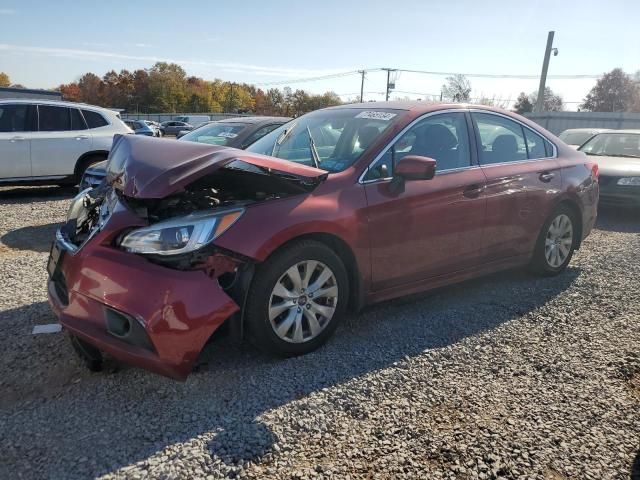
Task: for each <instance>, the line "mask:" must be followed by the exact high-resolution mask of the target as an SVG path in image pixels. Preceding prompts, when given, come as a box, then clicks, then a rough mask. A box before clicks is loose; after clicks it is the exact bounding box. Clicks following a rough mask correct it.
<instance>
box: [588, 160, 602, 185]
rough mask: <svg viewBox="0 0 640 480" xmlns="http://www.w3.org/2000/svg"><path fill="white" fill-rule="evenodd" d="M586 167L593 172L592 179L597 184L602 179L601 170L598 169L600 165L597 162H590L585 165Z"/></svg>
mask: <svg viewBox="0 0 640 480" xmlns="http://www.w3.org/2000/svg"><path fill="white" fill-rule="evenodd" d="M585 165H586V166H587V168H588V169H589V170H591V178H593V180H594V181H596V182H597V181H598V178H600V170H599V169H598V164H597V163H595V162H588V163H585Z"/></svg>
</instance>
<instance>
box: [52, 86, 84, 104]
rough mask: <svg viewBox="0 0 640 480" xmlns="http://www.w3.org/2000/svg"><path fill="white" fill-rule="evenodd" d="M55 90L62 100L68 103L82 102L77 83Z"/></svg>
mask: <svg viewBox="0 0 640 480" xmlns="http://www.w3.org/2000/svg"><path fill="white" fill-rule="evenodd" d="M56 90H58V91H59V92H60V93H61V94H62V99H63V100H66V101H68V102H82V101H84V100H83V98H82V91H81V90H80V86H79V85H78V84H77V83H75V82H74V83H68V84H62V85H60V86H59V87H58V88H57V89H56Z"/></svg>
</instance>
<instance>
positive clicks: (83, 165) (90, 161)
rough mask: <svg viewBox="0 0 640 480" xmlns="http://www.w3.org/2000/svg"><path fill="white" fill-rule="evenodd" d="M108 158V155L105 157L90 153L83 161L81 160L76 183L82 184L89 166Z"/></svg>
mask: <svg viewBox="0 0 640 480" xmlns="http://www.w3.org/2000/svg"><path fill="white" fill-rule="evenodd" d="M106 159H107V157H105V156H104V155H90V156H88V157H86V158H83V159H82V161H81V162H79V163H78V165H77V167H76V173H75V184H76V185H79V184H80V181H81V180H82V176H83V175H84V172H85V171H86V170H87V168H89V167H90V166H92V165H95V164H96V163H100V162H102V161H104V160H106Z"/></svg>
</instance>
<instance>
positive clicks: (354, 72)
mask: <svg viewBox="0 0 640 480" xmlns="http://www.w3.org/2000/svg"><path fill="white" fill-rule="evenodd" d="M384 70H393V71H396V72H406V73H418V74H422V75H434V76H442V77H449V76H452V75H464V76H465V77H470V78H496V79H499V78H509V79H519V80H537V79H539V78H540V75H537V74H498V73H460V72H439V71H431V70H414V69H406V68H396V69H386V68H367V69H364V70H350V71H347V72H339V73H332V74H329V75H320V76H317V77H304V78H297V79H290V80H278V81H275V82H256V85H264V86H277V85H287V84H295V83H306V82H316V81H320V80H330V79H333V78H340V77H347V76H350V75H362V72H363V71H364V72H365V73H371V72H381V71H384ZM601 76H602V75H601V74H570V75H548V76H547V78H550V79H555V80H579V79H598V78H600V77H601Z"/></svg>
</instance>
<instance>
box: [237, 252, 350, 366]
mask: <svg viewBox="0 0 640 480" xmlns="http://www.w3.org/2000/svg"><path fill="white" fill-rule="evenodd" d="M305 261H317V262H320V263H321V264H323V265H324V266H326V267H328V268H329V270H330V271H331V272H332V273H333V277H334V279H335V283H336V284H337V289H338V295H337V303H336V304H335V310H334V313H333V316H331V318H330V319H328V320H327V323H326V324H325V326H324V327H323V329H322V330H321V331H320V332H319V333H318V334H317V335H316V336H315V337H313V338H310V339H308V340H306V341H304V342H302V343H292V342H290V341H286V340H284V339H282V338H280V337H279V336H278V335H277V334H276V332H275V331H274V328H273V327H272V325H271V321H270V319H269V306H270V301H271V294H272V292H273V289H274V287H275V286H276V283H277V282H278V281H279V280H280V279H281V278H282V277H283V275H285V272H286V271H287V270H288V269H289V268H290V267H292V266H294V265H297V264H298V263H300V262H305ZM311 283H313V282H311ZM348 299H349V279H348V277H347V271H346V269H345V266H344V264H343V263H342V260H341V259H340V257H339V256H338V255H337V254H336V253H335V252H334V251H333V250H332V249H331V248H329V247H328V246H327V245H325V244H323V243H320V242H316V241H313V240H302V241H299V242H296V243H293V244H291V245H289V246H287V247H285V248H283V249H282V250H279V251H277V252H275V253H274V254H273V255H272V256H271V257H269V258H268V259H267V260H266V261H265V262H264V263H262V264H261V265H259V267H258V268H257V269H256V273H255V276H254V278H253V281H252V282H251V286H250V288H249V292H248V297H247V303H246V306H245V321H246V327H247V332H248V338H249V341H250V342H251V343H252V344H253V345H255V346H256V347H257V348H259V349H260V350H262V351H265V352H267V353H270V354H275V355H279V356H283V357H290V356H296V355H303V354H305V353H309V352H312V351H314V350H316V349H317V348H318V347H320V346H321V345H322V344H323V343H324V342H326V341H327V339H328V338H329V337H330V336H331V335H332V334H333V332H334V331H335V329H336V328H337V327H338V324H339V323H340V321H341V320H342V318H343V317H344V314H345V312H346V310H347V303H348ZM315 300H317V299H315ZM298 311H301V310H300V309H298ZM302 313H303V315H302V316H303V317H304V318H305V320H303V322H306V325H307V327H309V323H308V320H306V315H304V313H305V312H304V310H302Z"/></svg>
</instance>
